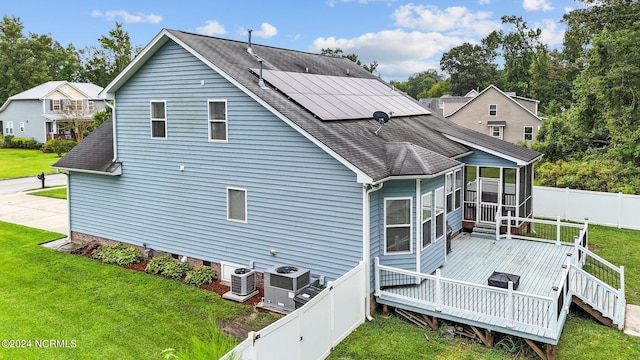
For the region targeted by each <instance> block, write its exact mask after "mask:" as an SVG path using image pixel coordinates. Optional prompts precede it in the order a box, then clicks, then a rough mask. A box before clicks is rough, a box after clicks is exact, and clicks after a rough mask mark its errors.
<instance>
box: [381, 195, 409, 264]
mask: <svg viewBox="0 0 640 360" xmlns="http://www.w3.org/2000/svg"><path fill="white" fill-rule="evenodd" d="M384 213H385V214H384V242H385V253H386V254H389V253H408V252H411V219H412V216H411V198H391V199H384Z"/></svg>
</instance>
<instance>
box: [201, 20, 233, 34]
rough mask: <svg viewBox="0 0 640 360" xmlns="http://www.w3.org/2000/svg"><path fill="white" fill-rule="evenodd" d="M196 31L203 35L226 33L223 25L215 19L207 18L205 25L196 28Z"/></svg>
mask: <svg viewBox="0 0 640 360" xmlns="http://www.w3.org/2000/svg"><path fill="white" fill-rule="evenodd" d="M196 32H197V33H198V34H203V35H222V34H226V33H227V31H226V30H225V28H224V26H223V25H222V24H220V23H219V22H217V21H215V20H207V21H206V25H205V26H200V27H197V28H196Z"/></svg>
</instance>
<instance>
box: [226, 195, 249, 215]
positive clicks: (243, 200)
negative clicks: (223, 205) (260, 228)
mask: <svg viewBox="0 0 640 360" xmlns="http://www.w3.org/2000/svg"><path fill="white" fill-rule="evenodd" d="M227 220H230V221H239V222H243V223H246V222H247V190H245V189H236V188H227Z"/></svg>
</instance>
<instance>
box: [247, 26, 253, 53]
mask: <svg viewBox="0 0 640 360" xmlns="http://www.w3.org/2000/svg"><path fill="white" fill-rule="evenodd" d="M247 31H248V32H249V42H248V43H247V52H248V53H249V54H251V55H253V50H252V49H251V32H252V31H253V30H252V29H249V30H247Z"/></svg>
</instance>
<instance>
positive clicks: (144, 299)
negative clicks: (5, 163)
mask: <svg viewBox="0 0 640 360" xmlns="http://www.w3.org/2000/svg"><path fill="white" fill-rule="evenodd" d="M0 234H2V236H0V259H2V261H0V274H2V275H1V276H0V309H2V311H0V340H4V339H13V340H24V343H23V344H25V345H26V344H29V343H28V341H31V342H30V344H31V347H30V348H13V349H7V348H0V359H70V358H73V359H160V358H161V353H162V351H163V350H164V349H167V348H175V349H184V352H179V354H180V353H189V352H190V351H191V350H190V348H191V347H193V340H192V338H194V337H196V338H202V339H205V340H204V341H207V340H206V338H207V337H210V334H211V331H210V328H211V324H212V321H215V322H217V323H218V324H221V323H223V322H225V321H227V320H230V319H234V318H236V317H238V316H241V315H244V314H247V313H249V312H250V311H251V307H249V306H245V305H241V304H237V303H233V302H230V301H226V300H223V299H221V298H220V297H219V296H218V295H217V294H215V293H213V292H209V291H205V290H200V289H196V288H194V287H191V286H188V285H185V284H182V283H180V282H178V281H174V280H168V279H165V278H161V277H158V276H153V275H149V274H145V273H141V272H137V271H133V270H127V269H124V268H121V267H119V266H115V265H105V264H102V263H99V262H98V261H96V260H92V259H88V258H85V257H81V256H76V255H69V254H65V253H60V252H57V251H54V250H50V249H46V248H43V247H41V246H38V244H40V243H43V242H47V241H49V240H53V239H57V238H60V237H62V235H60V234H56V233H51V232H46V231H41V230H36V229H32V228H27V227H23V226H19V225H13V224H8V223H4V222H0ZM258 317H259V318H262V319H263V321H262V322H260V321H257V323H261V325H262V326H264V324H265V323H269V322H271V321H273V320H275V317H273V316H272V315H269V314H262V313H260V314H259V315H258ZM256 330H257V329H256ZM42 340H56V341H60V342H59V344H61V343H62V341H65V342H66V345H67V346H68V348H52V347H49V348H37V347H36V341H40V344H42Z"/></svg>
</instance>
